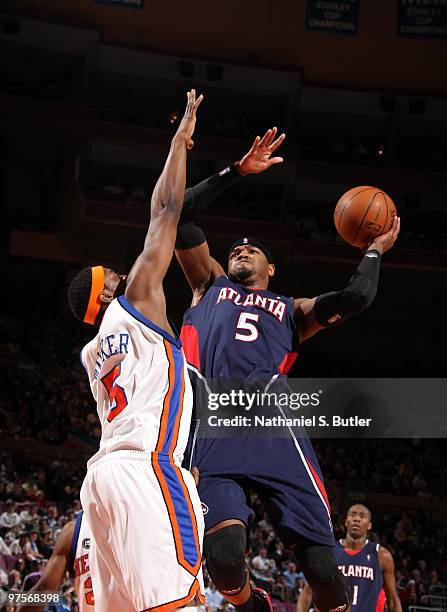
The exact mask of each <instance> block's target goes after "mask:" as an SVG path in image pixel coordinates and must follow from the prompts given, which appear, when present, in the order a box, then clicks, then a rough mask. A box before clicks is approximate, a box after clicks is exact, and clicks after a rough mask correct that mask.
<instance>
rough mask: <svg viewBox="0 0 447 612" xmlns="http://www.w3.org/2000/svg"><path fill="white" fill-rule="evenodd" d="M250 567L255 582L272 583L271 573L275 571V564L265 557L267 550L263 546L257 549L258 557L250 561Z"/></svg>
mask: <svg viewBox="0 0 447 612" xmlns="http://www.w3.org/2000/svg"><path fill="white" fill-rule="evenodd" d="M251 567H252V570H253V576H254V577H255V579H256V582H260V583H264V582H266V583H272V582H273V576H272V572H273V570H274V569H275V562H274V561H273V559H269V558H268V557H267V548H266V547H265V546H262V547H261V548H260V549H259V553H258V555H257V556H256V557H254V559H252V562H251Z"/></svg>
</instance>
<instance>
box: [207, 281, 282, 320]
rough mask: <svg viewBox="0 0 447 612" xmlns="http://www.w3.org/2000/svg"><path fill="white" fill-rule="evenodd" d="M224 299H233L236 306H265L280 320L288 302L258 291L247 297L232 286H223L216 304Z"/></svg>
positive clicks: (264, 307) (265, 308)
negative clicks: (266, 295)
mask: <svg viewBox="0 0 447 612" xmlns="http://www.w3.org/2000/svg"><path fill="white" fill-rule="evenodd" d="M223 300H231V301H232V302H234V304H236V306H242V307H247V306H255V307H257V308H263V309H264V310H267V312H270V313H271V314H272V315H274V316H275V317H276V318H277V319H278V321H282V320H283V317H284V313H285V311H286V304H285V303H284V302H283V301H281V300H280V299H275V298H269V297H265V296H262V295H259V294H258V293H249V294H248V295H247V296H245V298H244V297H243V296H242V295H241V294H240V293H239V292H238V291H236V290H235V289H232V288H231V287H222V289H221V290H220V291H219V296H218V298H217V301H216V304H219V302H222V301H223Z"/></svg>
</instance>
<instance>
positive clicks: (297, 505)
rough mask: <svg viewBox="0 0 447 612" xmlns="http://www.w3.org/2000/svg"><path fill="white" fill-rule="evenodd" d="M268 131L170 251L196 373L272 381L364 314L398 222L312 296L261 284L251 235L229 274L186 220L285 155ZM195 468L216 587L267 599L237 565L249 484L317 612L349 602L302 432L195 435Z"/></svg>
mask: <svg viewBox="0 0 447 612" xmlns="http://www.w3.org/2000/svg"><path fill="white" fill-rule="evenodd" d="M276 136H277V134H276V128H273V129H272V130H268V131H267V132H266V134H265V135H264V137H263V138H262V139H260V138H259V137H257V138H256V140H255V142H254V143H253V146H252V148H251V149H250V151H249V152H248V153H247V155H246V156H245V157H244V158H242V159H241V160H240V161H239V162H237V164H235V165H234V166H233V167H229V168H227V169H225V170H223V171H222V172H221V173H219V175H216V176H215V177H213V178H212V179H209V180H208V181H205V182H204V183H203V184H201V193H200V202H199V204H198V206H195V203H194V199H193V198H192V199H191V200H190V202H189V205H188V207H187V208H186V209H184V211H183V213H182V214H183V218H182V219H181V222H180V223H179V228H178V233H177V243H176V255H177V258H178V260H179V262H180V265H181V266H182V268H183V270H184V272H185V275H186V277H187V279H188V281H189V284H190V286H191V288H192V291H193V298H192V305H191V308H190V309H189V310H187V311H186V313H185V316H184V322H183V328H182V333H181V337H182V341H183V346H184V350H185V354H186V357H187V360H188V363H189V366H190V373H191V372H194V373H195V374H197V375H198V376H199V378H200V377H201V378H209V379H211V378H214V379H216V378H226V379H244V380H245V379H252V380H253V381H255V380H260V379H264V380H267V379H270V380H272V381H273V380H275V379H276V378H277V377H280V376H281V375H285V374H286V373H287V371H288V370H289V368H290V366H291V365H292V363H293V360H294V358H295V357H296V355H297V350H298V345H299V343H300V342H303V341H305V340H307V339H309V338H310V337H312V336H313V335H314V334H316V333H317V332H318V331H320V330H322V329H324V328H326V327H330V326H333V325H335V324H340V323H343V322H344V321H346V320H347V319H348V318H349V317H351V316H353V315H356V314H359V313H361V312H362V311H364V310H365V309H366V308H367V307H368V306H369V305H370V304H371V302H372V300H373V299H374V297H375V294H376V289H377V283H378V278H379V267H380V258H381V255H382V254H383V253H384V252H385V251H387V250H388V249H390V248H391V247H392V246H393V244H394V242H395V240H396V238H397V235H398V233H399V219H397V218H396V220H395V223H394V224H393V227H392V229H391V230H390V231H389V232H388V233H386V234H384V235H383V236H380V237H378V238H377V239H376V240H375V241H374V242H373V243H372V244H371V245H370V246H369V248H368V250H367V252H366V253H365V255H364V257H363V260H362V261H361V263H360V265H359V266H358V268H357V270H356V271H355V272H354V274H353V276H352V277H351V279H350V280H349V282H348V284H347V286H346V287H345V288H344V289H342V290H340V291H332V292H330V293H326V294H324V295H320V296H318V297H316V298H312V299H306V298H300V299H293V298H287V297H284V296H281V295H278V294H276V293H272V292H270V291H269V290H268V285H269V281H270V279H271V278H272V277H273V276H274V274H275V265H274V261H273V257H272V254H271V253H270V251H269V249H268V247H267V246H265V245H264V244H262V243H261V242H260V241H258V240H256V239H254V238H251V237H247V236H245V237H241V238H239V239H238V240H236V241H235V242H234V243H233V244H232V245H231V247H230V248H229V252H228V263H227V274H226V273H225V271H224V269H223V267H222V266H221V265H220V264H219V263H218V262H217V261H216V260H215V259H213V258H212V257H211V255H210V252H209V248H208V245H207V242H206V238H205V236H204V234H203V232H202V230H201V229H200V228H199V227H198V226H197V225H196V223H195V221H194V213H195V211H196V209H197V208H198V209H201V208H203V207H204V203H205V204H206V190H207V187H208V186H209V188H210V191H211V192H212V193H213V194H214V192H215V190H216V185H217V184H219V182H221V181H224V180H227V181H228V180H230V178H229V177H234V178H237V177H238V176H241V175H242V176H243V175H245V174H249V173H252V174H256V173H259V172H263V171H264V170H266V169H267V168H268V167H270V166H271V165H273V164H276V163H280V162H281V161H282V158H279V157H275V158H271V156H272V154H273V153H274V151H275V150H276V149H277V148H278V146H279V145H280V144H281V142H282V140H283V139H284V135H282V136H280V137H279V138H277V137H276ZM191 462H192V463H191V465H196V466H197V467H198V468H199V470H200V475H201V476H200V483H199V494H200V497H201V500H202V503H203V504H204V507H205V508H206V509H207V511H206V514H205V529H206V535H205V541H204V554H205V556H206V561H207V570H208V572H209V574H210V576H211V577H212V579H213V581H214V583H215V584H216V586H217V588H218V589H219V590H220V592H221V593H222V594H223V595H224V596H225V598H226V599H228V600H229V601H230V602H231V603H232V604H234V605H235V606H236V608H237V609H238V611H240V612H252V610H253V609H259V608H263V607H264V608H268V607H269V605H270V604H269V602H268V601H267V599H266V598H264V600H263V599H262V595H261V596H260V593H259V592H256V593H254V592H253V591H252V589H251V587H250V583H249V577H248V571H247V568H246V564H245V550H246V544H247V537H246V530H247V527H249V526H250V523H251V521H252V519H253V511H252V510H251V508H250V506H249V504H248V497H247V492H248V489H249V488H253V489H254V490H256V491H257V492H258V494H259V495H260V497H261V499H262V501H263V503H264V505H265V506H266V508H267V509H268V511H269V514H270V518H271V519H272V521H273V523H274V525H275V529H276V531H277V532H278V534H279V536H280V537H281V539H282V540H283V541H284V543H285V545H286V546H287V547H288V548H292V549H293V550H294V552H295V555H296V557H297V559H298V561H299V563H300V565H301V567H302V568H303V571H304V574H305V575H306V578H307V580H308V582H309V583H310V584H311V585H312V588H313V591H314V594H315V598H316V601H317V604H318V608H319V609H320V610H321V611H322V612H328V611H331V610H337V611H343V610H346V609H347V608H348V605H349V604H348V594H347V586H346V581H345V578H344V576H343V574H342V573H341V572H340V571H339V570H338V568H337V564H336V561H335V556H334V552H333V546H334V539H333V533H332V526H331V521H330V508H329V502H328V498H327V494H326V491H325V488H324V483H323V476H322V474H321V470H320V468H319V465H318V461H317V458H316V456H315V453H314V451H313V449H312V445H311V444H310V442H309V440H307V439H305V438H304V439H301V438H300V439H299V440H298V439H297V438H296V437H293V436H292V437H291V438H290V439H286V440H285V439H274V438H271V437H270V438H268V439H259V438H257V439H253V438H247V439H244V440H243V444H242V441H241V439H228V438H227V439H221V438H220V439H206V438H204V437H200V435H199V436H194V444H193V449H192V457H191Z"/></svg>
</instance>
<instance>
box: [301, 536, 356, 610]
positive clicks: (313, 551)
mask: <svg viewBox="0 0 447 612" xmlns="http://www.w3.org/2000/svg"><path fill="white" fill-rule="evenodd" d="M295 554H296V555H297V557H298V560H299V562H300V564H301V566H302V568H303V572H304V575H305V576H306V579H307V581H308V582H309V584H310V586H311V587H312V591H313V593H314V597H315V603H316V605H317V608H318V610H321V612H332V611H337V612H338V611H340V612H341V611H342V610H347V609H348V607H349V587H348V584H347V582H346V578H345V577H344V576H343V574H342V573H341V572H340V570H339V569H338V566H337V562H336V560H335V555H334V552H333V550H332V548H331V547H330V546H323V545H318V544H315V545H313V546H307V547H306V548H305V549H304V550H302V551H298V550H297V551H296V552H295Z"/></svg>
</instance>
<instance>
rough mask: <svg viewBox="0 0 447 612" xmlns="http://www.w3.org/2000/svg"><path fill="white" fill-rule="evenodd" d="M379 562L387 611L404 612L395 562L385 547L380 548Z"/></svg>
mask: <svg viewBox="0 0 447 612" xmlns="http://www.w3.org/2000/svg"><path fill="white" fill-rule="evenodd" d="M379 562H380V567H381V569H382V574H383V588H384V590H385V594H386V605H387V610H389V611H390V612H402V605H401V603H400V599H399V596H398V594H397V589H396V576H395V573H394V560H393V557H392V556H391V553H390V552H389V551H388V550H387V549H386V548H384V547H383V546H381V547H380V548H379Z"/></svg>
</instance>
